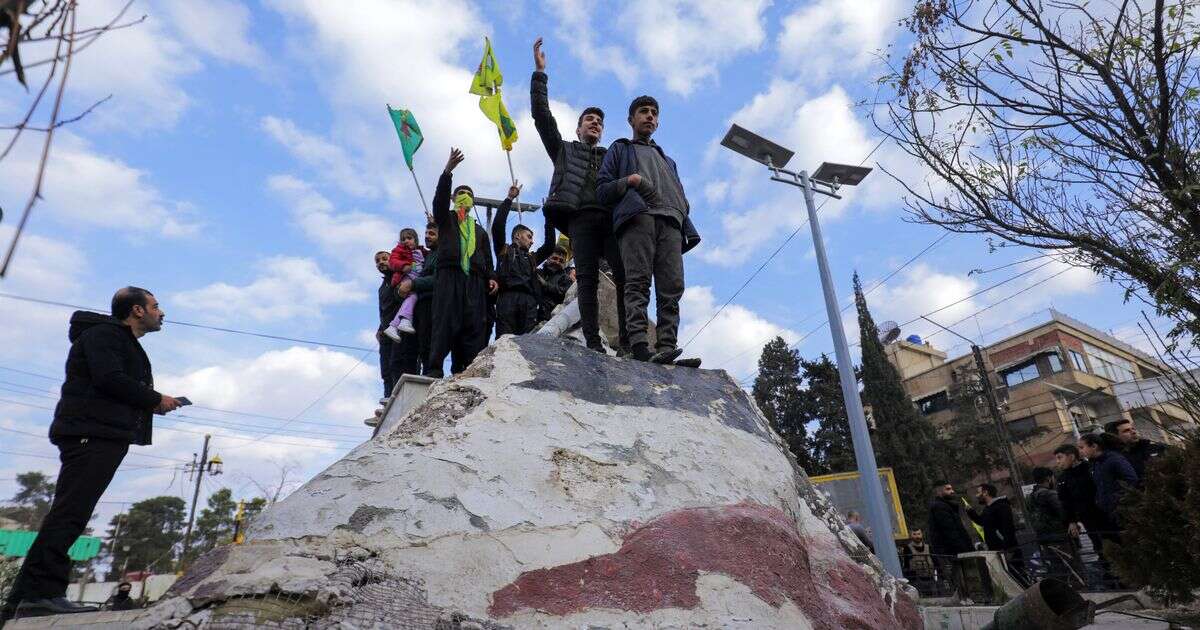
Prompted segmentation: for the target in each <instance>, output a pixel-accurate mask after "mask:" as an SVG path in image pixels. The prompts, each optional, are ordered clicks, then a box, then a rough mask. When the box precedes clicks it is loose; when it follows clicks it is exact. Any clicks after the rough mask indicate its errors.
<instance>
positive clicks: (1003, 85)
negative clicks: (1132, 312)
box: [875, 0, 1200, 339]
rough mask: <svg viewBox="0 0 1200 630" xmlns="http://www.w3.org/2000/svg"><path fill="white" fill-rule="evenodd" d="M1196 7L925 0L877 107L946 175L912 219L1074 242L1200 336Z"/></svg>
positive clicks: (1089, 261)
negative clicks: (911, 41)
mask: <svg viewBox="0 0 1200 630" xmlns="http://www.w3.org/2000/svg"><path fill="white" fill-rule="evenodd" d="M1196 9H1197V0H1172V1H1167V0H1143V1H1141V2H1138V1H1136V0H1100V1H1097V2H1089V1H1086V0H1080V1H1077V2H1076V1H1057V0H1055V1H1048V2H1042V1H1041V0H919V1H918V2H917V3H916V5H915V7H914V9H913V12H912V14H911V15H910V16H909V17H908V18H907V19H906V20H905V21H904V25H905V26H906V27H907V28H908V30H909V31H911V33H912V34H913V36H914V37H915V42H914V44H913V46H912V48H910V49H909V50H908V51H907V53H906V54H905V55H904V56H903V57H902V58H901V59H898V60H896V62H895V64H894V66H893V68H892V71H891V73H890V74H888V75H886V76H885V77H883V78H882V80H881V83H880V84H881V86H882V89H883V90H884V92H885V94H884V97H883V100H884V101H885V102H886V106H884V107H880V108H878V109H877V110H876V112H877V113H876V115H875V125H876V127H878V128H879V129H880V130H881V131H882V132H883V133H885V134H887V135H889V136H890V137H891V138H892V139H893V140H894V141H895V142H896V143H897V145H898V146H899V147H900V148H901V149H902V150H904V151H905V152H907V153H908V154H909V155H911V156H912V157H913V158H916V160H918V161H919V162H920V163H922V164H923V165H924V166H926V167H928V169H929V171H930V172H931V174H932V175H931V177H930V178H928V179H927V180H926V181H925V182H922V183H915V182H905V181H904V180H902V179H901V180H900V181H901V183H902V184H903V185H904V186H905V188H906V189H907V195H906V198H905V202H906V206H907V210H908V212H909V214H910V217H912V218H913V219H914V220H916V221H919V222H923V223H930V224H935V225H939V226H942V227H944V228H946V229H947V230H951V231H954V232H966V233H981V234H986V235H988V236H989V238H990V239H992V243H993V244H994V245H998V246H1004V245H1009V244H1017V245H1025V246H1029V247H1033V248H1037V249H1043V250H1055V251H1058V252H1061V253H1062V255H1063V257H1064V258H1065V259H1066V260H1067V261H1068V262H1071V263H1072V264H1076V265H1080V266H1086V267H1089V268H1091V269H1092V270H1094V271H1095V272H1097V273H1099V274H1101V275H1103V276H1105V277H1107V278H1109V279H1111V280H1113V281H1115V282H1118V283H1119V284H1121V286H1123V287H1125V289H1126V299H1129V298H1131V297H1133V298H1135V299H1140V300H1143V301H1145V302H1147V303H1149V304H1151V305H1152V306H1154V307H1155V309H1156V310H1157V311H1158V312H1159V313H1160V314H1161V315H1164V316H1167V317H1169V318H1171V319H1172V320H1173V321H1174V322H1175V323H1176V326H1175V327H1174V329H1173V330H1172V331H1171V333H1170V334H1171V336H1172V337H1179V336H1180V335H1183V334H1185V333H1190V335H1189V336H1190V337H1191V338H1192V339H1196V338H1200V337H1198V335H1197V333H1200V323H1198V316H1200V284H1198V275H1200V274H1198V272H1200V268H1198V265H1200V176H1198V169H1200V161H1198V158H1200V156H1198V155H1197V142H1198V141H1200V110H1198V99H1200V82H1198V79H1200V68H1198V63H1197V60H1196V56H1195V53H1196V50H1197V48H1198V47H1200V26H1198V23H1197V19H1196V18H1197V16H1196ZM893 177H896V175H895V174H893ZM897 179H900V178H899V177H897Z"/></svg>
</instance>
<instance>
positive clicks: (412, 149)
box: [387, 105, 425, 170]
mask: <svg viewBox="0 0 1200 630" xmlns="http://www.w3.org/2000/svg"><path fill="white" fill-rule="evenodd" d="M387 110H388V116H391V117H392V124H393V125H395V126H396V135H398V136H400V147H401V148H402V149H403V150H404V161H405V162H407V163H408V169H409V170H412V167H413V163H412V161H413V155H414V154H416V152H417V149H420V148H421V143H422V142H424V141H425V137H424V136H422V135H421V128H420V127H418V126H417V119H416V118H413V115H412V112H410V111H408V110H407V109H392V106H391V105H388V106H387Z"/></svg>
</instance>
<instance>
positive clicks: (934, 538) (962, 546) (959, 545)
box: [926, 483, 973, 556]
mask: <svg viewBox="0 0 1200 630" xmlns="http://www.w3.org/2000/svg"><path fill="white" fill-rule="evenodd" d="M935 492H936V496H934V498H933V501H930V502H929V525H928V526H927V527H926V529H928V530H929V544H930V546H932V547H933V554H934V555H935V556H955V555H958V554H960V553H967V552H968V551H972V549H973V547H972V546H971V536H970V535H969V534H967V528H966V527H964V526H963V522H962V518H961V516H960V514H961V511H960V510H961V508H960V507H959V504H958V496H957V495H956V494H955V493H954V486H952V485H950V484H948V483H944V484H940V485H938V486H937V489H936V491H935Z"/></svg>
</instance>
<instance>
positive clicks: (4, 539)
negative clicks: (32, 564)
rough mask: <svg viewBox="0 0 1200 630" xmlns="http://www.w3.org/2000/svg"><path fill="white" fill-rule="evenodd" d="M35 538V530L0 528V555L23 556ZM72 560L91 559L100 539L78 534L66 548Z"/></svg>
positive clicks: (96, 550)
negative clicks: (69, 546)
mask: <svg viewBox="0 0 1200 630" xmlns="http://www.w3.org/2000/svg"><path fill="white" fill-rule="evenodd" d="M35 538H37V532H31V531H26V530H23V529H0V556H15V557H18V558H23V557H25V554H27V553H29V547H30V546H32V545H33V540H34V539H35ZM67 555H68V556H70V558H71V559H72V560H75V561H79V560H91V559H92V558H95V557H96V556H98V555H100V539H99V538H96V537H95V536H80V537H79V538H78V539H76V540H75V544H73V545H71V548H70V549H68V550H67Z"/></svg>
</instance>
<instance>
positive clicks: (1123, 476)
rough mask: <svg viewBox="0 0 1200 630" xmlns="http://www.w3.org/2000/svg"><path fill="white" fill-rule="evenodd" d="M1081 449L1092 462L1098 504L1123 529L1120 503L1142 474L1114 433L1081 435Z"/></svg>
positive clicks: (1109, 519)
mask: <svg viewBox="0 0 1200 630" xmlns="http://www.w3.org/2000/svg"><path fill="white" fill-rule="evenodd" d="M1079 450H1080V452H1082V453H1083V455H1084V457H1087V458H1088V461H1089V462H1091V464H1092V481H1093V482H1094V483H1095V484H1096V507H1098V508H1100V511H1101V512H1104V515H1105V516H1107V517H1108V522H1109V523H1110V524H1111V525H1114V526H1116V528H1117V530H1118V531H1119V530H1120V529H1121V528H1120V519H1119V518H1118V516H1117V507H1118V506H1119V505H1120V503H1121V497H1123V496H1124V495H1125V492H1126V491H1127V490H1128V489H1130V488H1133V487H1136V486H1137V483H1138V476H1137V473H1136V472H1134V470H1133V465H1132V464H1130V463H1129V460H1127V459H1125V456H1124V455H1122V454H1121V442H1120V441H1119V440H1118V439H1117V437H1116V436H1115V435H1112V434H1111V433H1093V434H1088V435H1084V436H1082V437H1080V438H1079Z"/></svg>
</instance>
